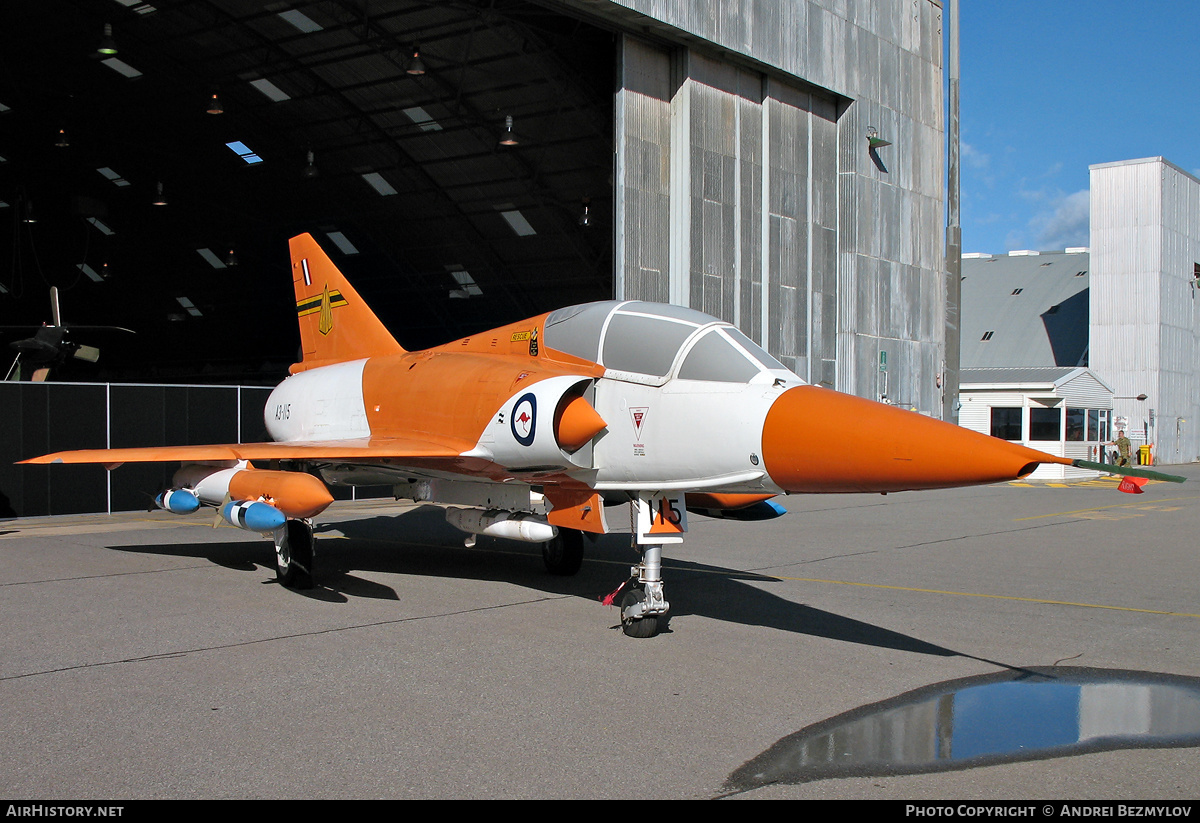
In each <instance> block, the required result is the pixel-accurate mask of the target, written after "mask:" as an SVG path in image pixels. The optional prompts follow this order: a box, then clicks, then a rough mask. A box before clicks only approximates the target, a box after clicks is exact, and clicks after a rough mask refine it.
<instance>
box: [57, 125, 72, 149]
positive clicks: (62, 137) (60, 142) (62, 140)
mask: <svg viewBox="0 0 1200 823" xmlns="http://www.w3.org/2000/svg"><path fill="white" fill-rule="evenodd" d="M54 145H56V146H58V147H59V148H60V149H65V148H67V147H69V146H70V145H71V141H70V140H68V139H67V130H66V129H59V130H58V137H57V138H56V139H55V140H54Z"/></svg>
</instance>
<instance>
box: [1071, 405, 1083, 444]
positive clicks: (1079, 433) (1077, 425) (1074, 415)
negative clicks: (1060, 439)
mask: <svg viewBox="0 0 1200 823" xmlns="http://www.w3.org/2000/svg"><path fill="white" fill-rule="evenodd" d="M1087 416H1088V410H1087V409H1067V440H1070V441H1076V442H1079V443H1082V442H1083V438H1084V435H1086V434H1087Z"/></svg>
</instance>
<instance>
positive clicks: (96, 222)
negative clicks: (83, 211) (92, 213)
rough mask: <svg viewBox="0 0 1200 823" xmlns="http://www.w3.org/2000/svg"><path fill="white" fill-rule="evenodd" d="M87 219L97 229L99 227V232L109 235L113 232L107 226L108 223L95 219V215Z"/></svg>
mask: <svg viewBox="0 0 1200 823" xmlns="http://www.w3.org/2000/svg"><path fill="white" fill-rule="evenodd" d="M87 221H88V222H89V223H91V224H92V225H93V226H95V227H96V228H97V229H99V230H100V233H101V234H109V235H111V234H115V232H114V231H113V230H112V229H110V228H109V227H108V224H106V223H102V222H101V221H99V220H97V219H96V218H95V217H89V218H88V219H87Z"/></svg>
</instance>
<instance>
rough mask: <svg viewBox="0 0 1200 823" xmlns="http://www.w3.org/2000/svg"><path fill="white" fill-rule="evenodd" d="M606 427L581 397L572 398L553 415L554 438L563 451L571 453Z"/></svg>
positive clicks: (601, 418) (598, 415) (602, 420)
mask: <svg viewBox="0 0 1200 823" xmlns="http://www.w3.org/2000/svg"><path fill="white" fill-rule="evenodd" d="M607 427H608V424H607V423H605V422H604V418H603V417H601V416H600V414H599V412H597V411H596V410H595V409H593V408H592V405H591V403H588V401H586V400H584V399H583V398H582V397H578V396H577V397H573V398H571V399H570V400H568V401H566V402H565V403H563V404H561V405H560V406H559V407H558V411H557V412H556V413H555V415H554V436H555V438H556V439H557V440H558V445H559V446H560V447H561V448H562V450H563V451H565V452H567V453H573V452H577V451H579V449H581V448H583V445H584V444H585V443H587V442H588V441H589V440H591V439H592V438H593V437H595V436H596V435H597V434H599V433H600V432H601V431H603V430H604V429H605V428H607Z"/></svg>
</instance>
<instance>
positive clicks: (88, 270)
mask: <svg viewBox="0 0 1200 823" xmlns="http://www.w3.org/2000/svg"><path fill="white" fill-rule="evenodd" d="M76 268H77V269H79V270H80V271H81V272H83V273H84V274H86V275H87V276H88V278H90V279H91V280H95V281H96V282H97V283H103V282H104V278H103V277H101V276H100V274H99V273H98V272H97V271H96V270H95V269H93V268H92V267H91V266H89V265H88V264H87V263H80V264H79V265H78V266H76Z"/></svg>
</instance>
